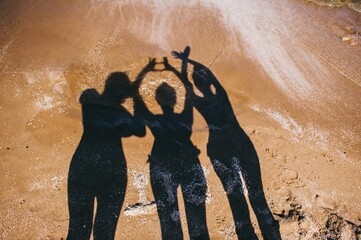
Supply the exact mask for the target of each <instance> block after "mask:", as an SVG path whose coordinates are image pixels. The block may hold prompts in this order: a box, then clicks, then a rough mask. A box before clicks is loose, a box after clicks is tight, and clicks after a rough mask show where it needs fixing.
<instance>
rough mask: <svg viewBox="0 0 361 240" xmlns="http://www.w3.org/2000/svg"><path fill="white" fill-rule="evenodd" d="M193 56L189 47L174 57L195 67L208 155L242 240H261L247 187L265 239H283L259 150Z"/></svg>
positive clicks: (196, 101)
mask: <svg viewBox="0 0 361 240" xmlns="http://www.w3.org/2000/svg"><path fill="white" fill-rule="evenodd" d="M189 53H190V48H189V47H186V48H185V50H184V52H175V51H173V52H172V54H173V56H175V57H176V58H179V59H182V65H187V64H191V65H193V74H192V77H193V81H194V85H195V86H196V87H197V89H199V91H200V92H201V93H202V94H203V97H199V96H196V95H194V96H193V98H192V99H193V104H194V107H195V108H196V109H197V110H198V111H199V112H200V114H201V115H202V116H203V118H204V119H205V121H206V122H207V125H208V128H209V138H208V144H207V154H208V156H209V158H210V160H211V163H212V165H213V168H214V170H215V172H216V173H217V175H218V177H219V179H220V180H221V182H222V185H223V188H224V190H225V192H226V194H227V197H228V201H229V204H230V207H231V211H232V215H233V219H234V223H235V229H236V234H237V236H238V239H245V240H250V239H257V236H256V234H255V232H254V228H253V226H252V223H251V220H250V214H249V209H248V204H247V202H246V198H245V192H244V191H243V184H244V185H245V188H246V189H247V191H248V198H249V201H250V204H251V207H252V209H253V211H254V213H255V215H256V217H257V220H258V224H259V226H260V229H261V232H262V236H263V238H264V239H281V235H280V232H279V224H278V222H277V221H276V220H275V219H274V218H273V216H272V213H271V211H270V209H269V207H268V204H267V201H266V199H265V195H264V191H263V186H262V179H261V170H260V164H259V159H258V155H257V152H256V150H255V147H254V145H253V143H252V141H251V140H250V138H249V137H248V136H247V134H246V133H245V132H244V130H243V129H242V128H241V126H240V125H239V123H238V121H237V118H236V116H235V114H234V111H233V108H232V105H231V103H230V101H229V99H228V96H227V93H226V91H225V89H224V88H223V87H222V85H221V84H220V82H219V81H218V80H217V78H216V77H215V76H214V74H213V73H212V72H211V71H210V69H209V68H207V67H206V66H204V65H202V64H201V63H199V62H196V61H194V60H191V59H189V58H188V56H189ZM212 86H213V87H214V89H215V93H214V92H213V91H212V88H211V87H212ZM242 179H243V181H242Z"/></svg>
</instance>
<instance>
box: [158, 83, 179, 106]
mask: <svg viewBox="0 0 361 240" xmlns="http://www.w3.org/2000/svg"><path fill="white" fill-rule="evenodd" d="M155 99H156V100H157V102H158V104H159V105H160V107H161V108H162V110H163V111H164V110H172V111H173V109H174V106H175V104H176V103H177V93H176V91H175V90H174V88H173V87H171V86H170V85H169V84H168V83H165V82H164V83H162V84H161V85H160V86H159V87H158V88H157V90H156V91H155Z"/></svg>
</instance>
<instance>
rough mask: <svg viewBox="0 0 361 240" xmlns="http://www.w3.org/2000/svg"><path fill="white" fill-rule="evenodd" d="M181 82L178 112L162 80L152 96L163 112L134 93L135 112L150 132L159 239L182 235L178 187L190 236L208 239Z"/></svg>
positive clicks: (188, 105)
mask: <svg viewBox="0 0 361 240" xmlns="http://www.w3.org/2000/svg"><path fill="white" fill-rule="evenodd" d="M155 64H156V63H155V59H151V60H150V62H149V65H150V66H152V67H153V68H154V66H155ZM164 66H165V69H164V70H168V71H172V72H174V73H175V74H176V75H177V76H178V78H179V79H181V80H182V79H184V78H183V77H182V76H181V73H178V72H177V71H176V70H175V69H174V68H173V67H171V66H170V65H169V64H168V61H167V59H166V58H165V59H164ZM154 71H155V70H154ZM182 74H183V75H184V74H186V73H185V72H183V73H182ZM141 80H142V79H141V78H140V79H138V80H137V81H136V82H134V85H135V86H138V88H139V86H140V85H141ZM182 82H183V84H184V87H185V89H186V96H185V103H184V109H183V111H182V112H181V113H176V112H175V111H174V107H175V104H176V102H177V100H176V92H175V89H174V88H173V87H171V86H170V85H169V84H167V83H165V82H164V83H162V84H161V85H160V86H159V87H158V88H157V89H156V96H155V97H156V101H157V102H158V104H159V105H160V107H161V109H162V111H163V113H162V114H157V115H155V114H153V113H152V112H150V111H149V110H148V108H147V106H146V105H145V103H144V101H143V99H142V97H141V96H140V95H139V94H138V95H137V96H136V97H134V101H135V116H141V117H142V118H144V119H145V122H146V125H147V126H148V127H149V128H150V130H151V132H152V134H153V136H154V143H153V147H152V150H151V154H150V156H149V160H148V161H149V163H150V178H151V187H152V190H153V194H154V197H155V201H156V205H157V211H158V216H159V220H160V225H161V232H162V239H172V240H175V239H183V232H182V226H181V220H180V215H179V208H178V198H177V189H178V187H180V188H181V190H182V194H183V198H184V204H185V210H186V218H187V224H188V230H189V235H190V239H209V236H208V228H207V223H206V207H205V200H206V191H207V182H206V179H205V176H204V172H203V169H202V167H201V165H200V162H199V159H198V154H199V153H200V151H199V150H198V149H197V148H196V147H195V146H194V145H193V143H192V142H191V139H190V137H191V134H192V124H193V106H192V103H191V99H190V94H191V93H190V91H192V89H191V86H192V85H191V84H190V83H189V82H185V81H182Z"/></svg>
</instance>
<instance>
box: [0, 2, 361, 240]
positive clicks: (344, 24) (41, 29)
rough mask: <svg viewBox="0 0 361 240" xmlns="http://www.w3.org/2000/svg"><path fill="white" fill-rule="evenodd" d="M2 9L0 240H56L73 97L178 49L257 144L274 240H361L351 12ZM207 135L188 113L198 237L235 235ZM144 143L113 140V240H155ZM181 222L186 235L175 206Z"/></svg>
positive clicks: (356, 29) (251, 5)
mask: <svg viewBox="0 0 361 240" xmlns="http://www.w3.org/2000/svg"><path fill="white" fill-rule="evenodd" d="M0 9H1V11H0V19H1V22H0V24H1V27H0V30H1V34H0V78H1V95H0V96H1V100H0V123H1V124H2V126H3V127H2V130H1V135H2V138H1V144H0V156H1V173H2V174H1V176H0V182H1V183H2V184H1V186H0V196H1V198H0V199H1V202H0V211H1V215H0V216H1V217H0V238H1V239H61V238H65V237H66V233H67V228H68V220H69V219H68V218H69V217H68V209H67V192H66V189H67V174H68V169H69V163H70V159H71V157H72V155H73V153H74V150H75V148H76V147H77V144H78V142H79V139H80V137H81V134H82V125H81V112H80V105H79V103H78V97H79V95H80V93H81V92H82V90H84V89H85V88H88V87H95V88H97V89H99V90H102V87H103V83H104V80H105V78H106V76H107V75H108V74H109V73H110V72H112V71H119V70H120V71H127V72H128V73H129V75H130V76H131V78H134V76H135V75H136V74H137V73H138V72H139V70H140V69H141V68H142V67H143V66H144V65H145V64H146V63H147V61H148V57H150V56H152V57H157V58H158V61H160V60H161V57H162V56H168V57H170V52H171V51H172V50H178V51H179V50H182V49H183V48H184V47H185V46H187V45H189V46H191V48H192V51H191V57H192V58H193V59H196V60H198V61H200V62H201V63H203V64H205V65H207V66H208V67H210V68H211V70H212V71H213V72H214V74H215V75H216V76H217V78H218V79H219V81H220V82H221V84H222V85H223V86H224V88H225V89H226V91H227V93H228V95H229V97H230V101H231V103H232V105H233V108H234V110H235V113H236V115H237V118H238V120H239V122H240V124H241V127H242V128H243V129H244V130H245V131H246V133H247V134H248V135H249V136H250V138H251V140H252V142H253V144H254V145H255V147H256V150H257V153H258V155H259V158H260V163H261V168H262V180H263V184H264V189H265V194H266V197H267V201H268V203H269V205H270V207H271V210H272V212H273V213H274V215H275V217H276V218H277V219H278V220H279V221H280V226H281V234H282V237H283V238H284V239H316V238H317V237H319V238H320V239H327V238H326V236H329V237H330V238H329V239H339V238H336V236H338V237H341V238H340V239H360V234H361V230H360V229H361V228H360V225H361V211H360V209H361V203H360V198H361V184H360V182H361V173H360V172H361V137H360V136H361V101H360V96H361V13H359V12H357V11H354V10H351V9H350V8H347V7H340V8H328V7H324V6H318V5H316V4H313V3H309V2H308V1H302V0H299V1H296V0H268V1H260V0H255V1H231V0H229V1H227V0H223V1H218V0H210V1H196V0H194V1H187V3H181V2H178V1H161V0H154V1H145V0H143V1H142V0H137V1H112V2H111V3H110V2H108V1H102V0H89V1H86V0H59V1H41V0H34V1H11V0H3V1H1V3H0ZM170 62H171V64H174V65H175V66H177V67H179V61H175V60H172V59H170ZM163 80H167V81H168V82H170V83H171V84H172V85H173V86H174V87H176V88H177V90H178V91H177V93H178V99H179V102H178V103H177V111H180V110H181V109H182V97H183V95H182V94H184V89H182V87H181V85H180V84H179V83H178V82H177V81H176V80H175V79H174V76H172V75H169V74H165V73H164V74H163V75H159V74H154V75H152V76H149V77H147V79H146V80H145V83H144V85H143V86H142V89H141V91H142V94H143V96H144V98H145V100H146V103H147V105H148V106H149V108H150V109H151V110H152V111H154V112H159V111H160V109H159V107H158V106H157V104H156V103H155V101H154V89H155V88H156V86H158V85H159V83H160V82H162V81H163ZM131 105H132V103H131V101H129V102H127V103H126V106H128V107H130V106H131ZM206 126H207V125H206V123H205V121H204V120H203V119H202V117H201V115H200V114H199V113H197V112H196V113H195V123H194V126H193V127H194V128H193V135H192V140H193V142H194V143H195V144H196V145H197V146H198V148H200V150H201V155H200V158H201V163H202V165H203V168H204V171H205V174H206V178H207V181H208V186H209V192H208V199H207V221H208V226H209V230H210V235H211V238H212V239H235V238H236V235H235V233H234V226H233V220H232V218H231V212H230V208H229V205H228V203H227V199H226V196H225V192H224V190H223V188H222V186H221V183H220V181H219V179H218V177H217V176H216V174H215V172H214V170H213V168H212V165H211V163H210V161H209V159H208V157H207V155H206V143H207V137H208V129H207V127H206ZM152 141H153V139H152V136H151V134H150V132H149V130H148V134H147V136H146V137H145V138H142V139H140V138H136V137H131V138H128V139H125V140H124V148H125V154H126V158H127V162H128V167H129V176H128V179H129V184H128V189H127V193H126V199H125V203H124V206H123V210H122V214H121V217H120V220H119V222H118V228H117V233H116V239H140V238H143V239H160V225H159V222H158V217H157V214H156V208H155V206H154V204H151V201H153V200H154V198H153V195H152V191H151V189H150V185H149V170H148V168H149V166H148V164H147V163H146V160H147V155H148V154H149V152H150V148H151V144H152ZM134 204H137V205H134ZM180 206H182V203H181V204H180ZM181 218H182V223H183V229H184V232H185V235H187V230H186V220H185V216H184V208H183V207H181ZM254 223H255V225H257V223H256V221H254ZM256 228H257V227H256ZM257 232H258V234H259V231H258V230H257ZM332 234H334V235H332ZM357 234H358V235H357ZM356 235H357V236H356Z"/></svg>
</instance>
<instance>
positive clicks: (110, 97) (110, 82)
mask: <svg viewBox="0 0 361 240" xmlns="http://www.w3.org/2000/svg"><path fill="white" fill-rule="evenodd" d="M129 93H131V84H130V80H129V78H128V76H127V75H126V74H125V73H123V72H114V73H111V74H110V75H109V76H108V78H107V79H106V81H105V87H104V91H103V92H102V93H101V94H99V93H98V92H97V91H96V90H95V89H87V90H85V91H84V92H83V93H82V94H81V96H80V103H81V106H82V118H83V135H82V137H81V140H80V143H79V145H78V147H77V149H76V151H75V153H74V156H73V158H72V160H71V163H70V169H69V175H68V207H69V216H70V221H69V230H68V236H67V239H70V240H73V239H89V238H90V234H91V231H92V229H93V236H94V239H101V240H104V239H114V234H115V230H116V225H117V222H118V218H119V214H120V211H121V207H122V204H123V201H124V196H125V191H126V186H127V165H126V161H125V157H124V153H123V147H122V141H121V139H122V138H123V137H129V136H131V135H136V136H144V135H145V125H144V124H143V123H142V120H141V119H137V118H135V117H133V116H132V115H131V114H130V113H129V112H128V111H127V110H126V109H125V108H124V107H123V106H122V105H121V104H122V103H123V102H124V100H125V99H126V98H127V97H129V96H130V95H129ZM95 199H96V201H97V209H96V214H95V221H94V224H93V212H94V201H95ZM93 225H94V226H93Z"/></svg>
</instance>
